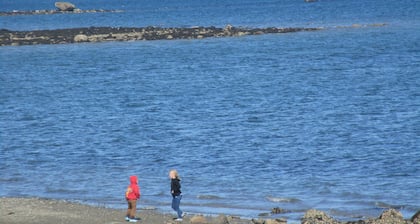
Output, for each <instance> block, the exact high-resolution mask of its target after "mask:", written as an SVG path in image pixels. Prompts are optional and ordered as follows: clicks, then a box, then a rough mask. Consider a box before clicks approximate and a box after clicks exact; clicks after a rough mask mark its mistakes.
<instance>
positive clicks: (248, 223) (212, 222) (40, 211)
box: [0, 198, 420, 224]
mask: <svg viewBox="0 0 420 224" xmlns="http://www.w3.org/2000/svg"><path fill="white" fill-rule="evenodd" d="M124 216H125V210H124V209H111V208H106V207H95V206H89V205H83V204H79V203H74V202H69V201H65V200H53V199H43V198H0V223H2V224H22V223H32V224H38V223H39V224H41V223H42V224H57V223H61V224H67V223H69V224H70V223H72V224H73V223H78V224H95V223H101V224H118V223H127V222H126V221H125V219H124ZM137 216H138V217H140V218H141V220H140V221H139V222H137V223H148V224H174V223H191V224H205V223H207V224H285V223H296V222H288V221H287V220H285V219H242V218H240V217H233V216H229V215H219V216H205V215H197V214H195V215H192V214H190V215H187V216H186V217H184V220H183V221H182V222H176V221H174V219H173V218H174V216H173V214H164V213H160V212H158V211H156V210H138V211H137ZM301 223H302V224H321V223H331V224H340V223H341V224H344V223H346V224H350V223H352V224H354V223H357V224H391V223H392V224H399V223H404V224H412V223H413V224H419V223H420V211H419V212H417V213H416V214H415V215H414V216H413V217H412V218H411V219H409V220H407V219H403V217H402V215H401V213H399V212H398V211H397V210H394V209H390V210H386V211H384V212H383V213H382V214H381V216H379V217H378V218H374V219H366V220H358V221H351V222H340V221H337V220H335V219H333V218H331V217H329V216H328V215H326V214H325V213H324V212H322V211H317V210H309V211H307V212H306V214H305V215H304V217H302V221H301Z"/></svg>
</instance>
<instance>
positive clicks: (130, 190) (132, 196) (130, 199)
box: [125, 176, 140, 222]
mask: <svg viewBox="0 0 420 224" xmlns="http://www.w3.org/2000/svg"><path fill="white" fill-rule="evenodd" d="M125 199H127V203H128V209H127V215H126V216H125V220H126V221H128V222H137V221H138V220H139V219H138V218H136V216H135V215H136V204H137V200H138V199H140V187H139V185H138V179H137V176H130V185H128V187H127V191H126V192H125Z"/></svg>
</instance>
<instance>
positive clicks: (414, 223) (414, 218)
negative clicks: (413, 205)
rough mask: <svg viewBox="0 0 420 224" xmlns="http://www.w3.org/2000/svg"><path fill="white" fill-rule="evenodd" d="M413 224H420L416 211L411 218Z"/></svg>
mask: <svg viewBox="0 0 420 224" xmlns="http://www.w3.org/2000/svg"><path fill="white" fill-rule="evenodd" d="M411 221H412V222H413V224H420V211H417V212H416V214H414V215H413V217H411Z"/></svg>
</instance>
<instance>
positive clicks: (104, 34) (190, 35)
mask: <svg viewBox="0 0 420 224" xmlns="http://www.w3.org/2000/svg"><path fill="white" fill-rule="evenodd" d="M322 29H323V28H276V27H269V28H242V27H234V26H231V25H227V26H226V27H224V28H217V27H214V26H211V27H192V28H162V27H153V26H149V27H140V28H135V27H134V28H133V27H89V28H70V29H56V30H34V31H11V30H7V29H1V30H0V46H19V45H36V44H66V43H82V42H107V41H138V40H174V39H202V38H209V37H233V36H245V35H261V34H273V33H290V32H301V31H317V30H322Z"/></svg>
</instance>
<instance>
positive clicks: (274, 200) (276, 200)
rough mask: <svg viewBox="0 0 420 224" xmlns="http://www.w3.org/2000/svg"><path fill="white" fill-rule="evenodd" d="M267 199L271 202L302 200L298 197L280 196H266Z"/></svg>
mask: <svg viewBox="0 0 420 224" xmlns="http://www.w3.org/2000/svg"><path fill="white" fill-rule="evenodd" d="M266 199H267V200H269V201H271V202H280V203H296V202H300V200H299V199H297V198H279V197H266Z"/></svg>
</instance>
